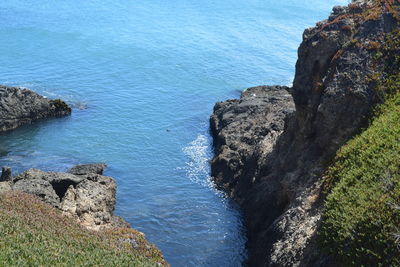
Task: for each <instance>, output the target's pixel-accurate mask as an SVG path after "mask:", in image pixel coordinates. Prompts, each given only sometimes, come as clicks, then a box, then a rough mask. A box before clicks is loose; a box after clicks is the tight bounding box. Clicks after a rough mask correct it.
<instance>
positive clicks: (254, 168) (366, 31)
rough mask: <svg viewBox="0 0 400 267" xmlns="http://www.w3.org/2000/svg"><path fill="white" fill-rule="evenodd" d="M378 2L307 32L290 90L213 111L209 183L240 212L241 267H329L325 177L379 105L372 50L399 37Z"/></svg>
mask: <svg viewBox="0 0 400 267" xmlns="http://www.w3.org/2000/svg"><path fill="white" fill-rule="evenodd" d="M382 2H385V3H381V2H380V1H353V2H352V3H351V4H349V5H348V6H345V7H339V6H337V7H334V8H333V12H332V14H331V15H330V17H329V18H328V19H327V20H324V21H322V22H319V23H317V26H316V27H313V28H309V29H306V30H305V31H304V34H303V42H302V43H301V45H300V47H299V50H298V61H297V64H296V74H295V78H294V82H293V87H291V88H284V87H266V86H263V87H256V88H250V89H248V90H247V91H245V92H244V93H243V94H242V97H241V99H240V100H228V101H226V102H222V103H217V104H216V106H215V108H214V113H213V115H212V116H211V126H210V127H211V133H212V136H213V139H214V150H215V157H214V159H213V161H212V165H211V168H212V176H213V178H214V181H215V182H216V184H217V186H218V187H220V188H223V189H224V190H225V191H226V192H227V193H228V194H229V195H230V196H231V197H232V198H233V199H235V200H236V201H237V202H238V203H239V204H240V205H241V207H242V208H243V211H244V214H245V219H246V225H247V228H248V248H249V259H248V264H249V266H330V265H334V266H337V264H335V262H334V261H333V259H332V257H330V256H329V255H325V254H324V253H322V252H321V251H320V249H319V246H318V245H317V243H316V235H317V232H318V229H319V225H320V222H321V215H322V209H323V199H324V194H323V193H322V184H323V182H324V179H323V175H324V172H325V170H326V168H327V167H328V166H329V164H330V161H331V160H332V158H333V156H334V155H335V153H336V151H337V150H338V149H339V148H340V147H341V146H342V145H343V144H344V143H345V142H346V141H347V140H349V139H350V138H351V137H353V136H354V135H355V134H357V133H359V132H360V130H361V129H362V128H363V127H366V126H367V125H368V120H369V118H370V116H371V112H372V110H373V108H374V107H375V105H376V104H378V103H381V102H382V99H383V97H382V94H384V93H385V92H380V91H377V90H376V85H377V79H375V78H376V77H381V75H382V74H381V73H380V72H381V71H382V70H384V69H385V66H383V65H382V64H383V63H382V62H381V61H379V60H377V57H378V56H379V54H378V53H377V50H378V48H379V47H383V46H384V42H385V41H386V40H387V38H388V36H389V35H390V34H391V33H392V32H394V31H395V30H396V29H398V28H399V22H398V17H397V10H396V7H394V6H392V3H386V2H390V1H382ZM288 92H289V93H290V95H291V96H289V95H288Z"/></svg>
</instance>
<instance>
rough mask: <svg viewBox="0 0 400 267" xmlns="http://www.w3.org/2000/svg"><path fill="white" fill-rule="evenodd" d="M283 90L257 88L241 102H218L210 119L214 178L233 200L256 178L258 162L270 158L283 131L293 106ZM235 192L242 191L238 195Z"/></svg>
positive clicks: (272, 87) (248, 92) (244, 95)
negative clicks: (268, 156) (251, 179)
mask: <svg viewBox="0 0 400 267" xmlns="http://www.w3.org/2000/svg"><path fill="white" fill-rule="evenodd" d="M288 90H289V88H288V87H284V86H258V87H253V88H249V89H247V90H246V91H244V92H243V93H242V95H241V97H240V99H239V100H228V101H226V102H219V103H217V104H216V105H215V107H214V114H213V115H212V116H211V119H210V123H211V132H212V135H213V136H214V149H215V154H216V156H215V157H214V159H213V161H212V164H211V175H212V176H213V178H214V180H215V181H216V184H217V185H218V186H219V187H221V188H222V189H224V190H225V191H227V192H229V194H230V195H231V196H237V195H239V194H240V193H241V191H242V189H243V187H246V186H247V185H248V180H247V179H246V177H248V176H255V175H256V174H255V173H252V172H254V171H257V168H255V167H256V166H257V165H258V164H259V163H258V160H259V159H262V158H264V157H265V155H268V154H269V153H270V152H271V150H272V148H273V144H274V143H275V141H276V139H277V138H278V136H279V135H280V134H281V133H282V131H283V128H284V118H285V117H286V116H287V115H288V114H290V113H292V112H293V111H294V103H293V100H292V97H291V96H290V94H289V92H288ZM236 189H240V190H238V191H236Z"/></svg>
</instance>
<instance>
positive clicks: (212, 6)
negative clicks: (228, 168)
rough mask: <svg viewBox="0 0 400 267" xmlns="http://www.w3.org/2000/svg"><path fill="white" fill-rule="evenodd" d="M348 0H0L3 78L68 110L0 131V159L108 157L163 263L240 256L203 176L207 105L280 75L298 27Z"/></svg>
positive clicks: (237, 230)
mask: <svg viewBox="0 0 400 267" xmlns="http://www.w3.org/2000/svg"><path fill="white" fill-rule="evenodd" d="M347 2H348V1H347V0H328V1H327V0H308V1H299V0H298V1H295V0H286V1H273V0H264V1H261V0H219V1H217V0H202V1H200V0H172V1H171V0H170V1H166V0H151V1H146V0H144V1H138V0H102V1H100V0H84V1H83V0H69V1H52V0H2V1H1V3H0V19H1V23H0V40H1V41H0V63H1V64H0V83H1V84H6V85H14V86H23V87H29V88H31V89H33V90H35V91H37V92H39V93H41V94H44V95H46V96H48V97H51V98H62V99H64V100H66V101H68V102H69V103H70V104H71V105H73V107H74V110H73V114H72V116H70V117H67V118H61V119H54V120H49V121H42V122H39V123H36V124H33V125H29V126H25V127H22V128H20V129H18V130H16V131H12V132H8V133H5V134H2V135H0V154H1V158H0V164H1V165H10V166H11V167H13V168H14V170H15V171H17V172H18V171H22V170H25V169H27V168H31V167H36V168H41V169H45V170H56V171H64V170H66V169H68V168H69V167H71V166H72V165H74V164H77V163H88V162H106V163H107V164H108V165H109V168H108V170H107V171H106V174H107V175H110V176H113V177H115V178H116V179H117V183H118V206H117V210H116V213H117V214H118V215H121V216H123V217H124V218H126V219H127V220H128V221H129V222H130V223H131V224H132V226H133V227H135V228H137V229H139V230H140V231H143V232H144V233H145V234H146V236H147V238H148V239H149V240H150V241H152V242H154V243H155V244H157V246H158V247H159V248H160V249H161V250H162V252H163V253H164V255H165V257H166V259H167V260H168V261H169V262H170V263H171V265H172V266H241V263H242V261H243V260H244V259H245V258H246V250H245V241H246V238H245V232H244V229H243V226H242V218H241V214H240V212H239V210H238V208H237V207H236V206H235V204H234V203H232V202H231V201H230V200H228V199H226V198H225V197H224V195H223V194H222V193H220V192H218V191H217V190H215V189H214V188H213V186H212V183H211V182H210V180H209V176H208V175H209V165H208V161H209V159H210V158H211V156H212V154H211V149H210V137H209V135H208V118H209V115H210V114H211V112H212V107H213V105H214V103H215V102H216V101H220V100H224V99H227V98H232V97H237V96H238V95H239V93H238V92H239V90H243V89H245V88H247V87H250V86H255V85H261V84H284V85H287V84H290V83H291V81H292V79H293V75H294V65H295V60H296V50H297V47H298V44H299V43H300V41H301V35H302V32H303V29H304V28H305V27H309V26H312V25H314V23H315V22H316V21H318V20H320V19H322V18H325V17H327V15H328V14H329V12H330V10H331V7H332V6H333V5H336V4H346V3H347Z"/></svg>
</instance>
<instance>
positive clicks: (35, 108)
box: [0, 85, 71, 132]
mask: <svg viewBox="0 0 400 267" xmlns="http://www.w3.org/2000/svg"><path fill="white" fill-rule="evenodd" d="M70 113H71V108H70V107H69V106H68V105H67V104H65V103H64V102H63V101H61V100H59V99H57V100H50V99H47V98H45V97H43V96H41V95H39V94H37V93H35V92H33V91H31V90H28V89H21V88H18V87H8V86H2V85H0V132H1V131H8V130H12V129H15V128H17V127H18V126H21V125H23V124H29V123H32V122H33V121H36V120H39V119H45V118H51V117H61V116H65V115H69V114H70Z"/></svg>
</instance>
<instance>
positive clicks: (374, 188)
mask: <svg viewBox="0 0 400 267" xmlns="http://www.w3.org/2000/svg"><path fill="white" fill-rule="evenodd" d="M327 178H328V180H329V181H330V183H331V185H330V186H331V192H330V194H329V195H328V196H327V199H326V203H325V211H324V215H323V221H322V227H321V230H320V240H321V242H322V243H321V244H322V246H323V247H324V248H325V251H327V252H328V253H329V254H331V255H334V256H335V257H336V258H337V260H339V262H341V263H343V264H345V265H357V266H359V265H367V266H379V265H383V266H389V265H391V266H393V265H395V266H398V265H400V92H398V93H396V94H394V95H392V97H390V98H389V99H388V100H386V103H385V104H383V105H382V106H380V108H379V112H378V114H377V116H376V117H375V119H374V120H373V122H372V124H371V125H370V127H369V128H368V129H367V130H366V131H364V132H363V133H362V134H361V135H359V136H357V137H355V138H354V139H353V140H351V141H349V142H348V143H347V144H346V145H345V146H344V147H342V148H341V149H340V151H339V152H338V153H337V156H336V158H335V163H334V164H333V166H331V167H330V168H329V170H328V172H327ZM332 183H333V185H332Z"/></svg>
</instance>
